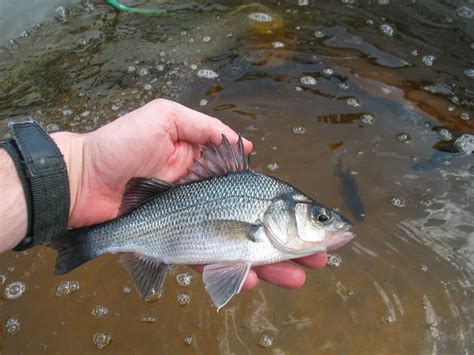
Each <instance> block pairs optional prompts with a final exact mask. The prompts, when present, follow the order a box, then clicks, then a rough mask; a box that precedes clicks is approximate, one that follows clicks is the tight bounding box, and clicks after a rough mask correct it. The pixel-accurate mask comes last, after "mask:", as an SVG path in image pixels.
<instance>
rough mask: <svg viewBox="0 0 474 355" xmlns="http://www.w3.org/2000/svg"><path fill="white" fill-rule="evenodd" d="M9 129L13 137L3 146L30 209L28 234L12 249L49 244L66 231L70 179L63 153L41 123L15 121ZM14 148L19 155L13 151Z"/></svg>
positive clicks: (28, 210) (18, 249) (28, 209)
mask: <svg viewBox="0 0 474 355" xmlns="http://www.w3.org/2000/svg"><path fill="white" fill-rule="evenodd" d="M10 131H11V137H12V138H11V140H10V141H9V142H6V143H3V144H2V146H3V147H4V148H5V149H6V150H7V152H9V154H10V156H11V157H12V159H13V161H14V163H15V166H16V168H17V171H18V175H19V176H20V180H21V182H22V185H23V190H24V192H25V199H26V203H27V212H28V232H27V235H26V237H25V238H24V239H23V241H22V242H20V244H18V245H17V246H16V247H15V248H14V249H13V250H15V251H21V250H25V249H28V248H30V247H32V246H34V245H39V244H44V243H47V242H48V241H50V240H51V239H52V238H54V237H56V236H59V235H61V234H62V233H64V231H65V230H66V228H67V221H68V216H69V203H70V201H69V199H70V197H69V179H68V175H67V168H66V164H65V162H64V159H63V156H62V155H61V152H60V151H59V149H58V147H57V146H56V144H55V143H54V141H53V140H52V139H51V137H50V136H49V135H48V134H47V133H46V132H45V131H44V130H43V129H42V128H41V126H40V125H39V124H38V123H36V122H34V121H27V122H21V123H12V124H11V125H10ZM15 149H16V150H17V152H16V153H18V154H15V152H14V153H13V154H12V150H15ZM18 159H20V162H19V161H18ZM21 169H23V171H21ZM22 176H23V178H22ZM25 176H26V180H27V181H25ZM28 189H29V191H27V190H28Z"/></svg>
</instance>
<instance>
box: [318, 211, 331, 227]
mask: <svg viewBox="0 0 474 355" xmlns="http://www.w3.org/2000/svg"><path fill="white" fill-rule="evenodd" d="M314 219H315V220H316V221H317V222H319V223H322V224H326V223H328V222H329V221H331V219H332V216H331V212H330V211H328V210H326V209H323V210H321V211H320V212H318V213H316V214H315V215H314Z"/></svg>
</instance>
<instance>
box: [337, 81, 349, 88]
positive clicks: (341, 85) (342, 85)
mask: <svg viewBox="0 0 474 355" xmlns="http://www.w3.org/2000/svg"><path fill="white" fill-rule="evenodd" d="M338 86H339V88H341V89H342V90H347V89H349V84H347V83H344V82H340V83H339V85H338Z"/></svg>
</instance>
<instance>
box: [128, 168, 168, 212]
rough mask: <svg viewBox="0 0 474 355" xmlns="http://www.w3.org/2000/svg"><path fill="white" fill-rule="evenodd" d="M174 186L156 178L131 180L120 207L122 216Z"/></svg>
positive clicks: (135, 178)
mask: <svg viewBox="0 0 474 355" xmlns="http://www.w3.org/2000/svg"><path fill="white" fill-rule="evenodd" d="M173 186H174V185H173V184H170V183H167V182H165V181H162V180H159V179H155V178H142V177H134V178H131V179H130V180H129V181H128V183H127V186H125V192H124V193H123V197H122V204H121V205H120V210H119V213H120V215H122V214H125V213H127V212H130V211H131V210H133V209H135V208H137V207H138V206H139V205H141V204H142V203H143V202H144V201H146V200H148V199H149V198H152V197H155V196H158V195H159V194H161V193H163V192H165V191H167V190H169V189H171V188H172V187H173Z"/></svg>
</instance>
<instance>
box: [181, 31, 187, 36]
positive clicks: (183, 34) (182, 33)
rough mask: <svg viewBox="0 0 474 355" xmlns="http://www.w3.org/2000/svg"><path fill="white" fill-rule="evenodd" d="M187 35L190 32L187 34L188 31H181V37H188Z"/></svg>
mask: <svg viewBox="0 0 474 355" xmlns="http://www.w3.org/2000/svg"><path fill="white" fill-rule="evenodd" d="M187 34H188V32H186V31H181V33H180V35H181V36H186V35H187Z"/></svg>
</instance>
